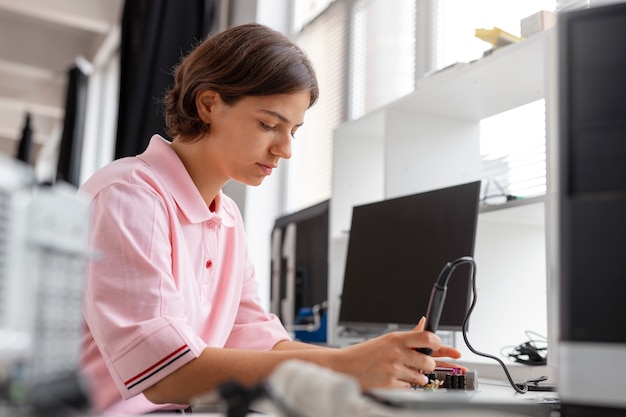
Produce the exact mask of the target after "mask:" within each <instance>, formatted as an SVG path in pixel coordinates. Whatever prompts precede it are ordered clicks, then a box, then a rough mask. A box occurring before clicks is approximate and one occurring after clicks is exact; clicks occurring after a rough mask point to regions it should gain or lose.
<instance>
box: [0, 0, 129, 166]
mask: <svg viewBox="0 0 626 417" xmlns="http://www.w3.org/2000/svg"><path fill="white" fill-rule="evenodd" d="M123 3H124V1H123V0H0V152H3V153H6V154H10V155H15V153H16V150H17V146H18V142H19V139H20V138H21V136H22V129H23V127H24V123H25V118H26V114H27V113H30V114H31V128H32V130H33V137H34V142H35V149H34V152H36V150H37V149H38V148H39V147H40V146H41V145H42V144H43V143H44V142H46V141H49V140H56V139H55V138H58V136H59V135H60V132H61V130H62V126H63V113H64V110H63V109H64V106H65V88H66V83H67V73H68V70H69V69H70V68H72V67H73V66H75V65H76V64H77V63H79V64H81V65H83V67H81V68H85V69H88V68H89V67H91V66H92V65H93V64H94V63H97V62H98V60H99V59H101V58H102V56H103V55H104V54H105V53H106V52H103V51H105V50H107V49H109V52H110V49H111V48H115V47H116V46H117V44H118V40H119V23H120V19H121V13H122V9H123ZM106 56H107V57H108V55H106ZM31 162H32V161H31Z"/></svg>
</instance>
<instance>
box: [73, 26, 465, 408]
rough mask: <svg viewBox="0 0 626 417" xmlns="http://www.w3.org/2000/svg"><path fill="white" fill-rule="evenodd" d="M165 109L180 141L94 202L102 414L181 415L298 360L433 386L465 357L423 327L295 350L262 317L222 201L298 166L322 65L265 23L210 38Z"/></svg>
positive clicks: (95, 338)
mask: <svg viewBox="0 0 626 417" xmlns="http://www.w3.org/2000/svg"><path fill="white" fill-rule="evenodd" d="M174 75H175V82H174V86H173V87H172V89H171V90H170V91H169V92H168V93H167V96H166V99H165V120H166V125H167V128H168V134H169V135H170V136H171V138H172V141H171V143H170V142H168V141H166V140H165V139H163V138H161V137H159V136H154V137H152V139H151V141H150V143H149V145H148V148H147V149H146V151H145V152H144V153H142V154H141V155H138V156H137V157H131V158H123V159H120V160H117V161H114V162H113V163H111V164H109V165H108V166H106V167H104V168H102V169H101V170H100V171H98V172H97V173H96V174H94V176H93V177H92V178H90V179H89V180H88V181H87V182H86V183H85V184H84V185H83V186H82V187H81V191H82V192H84V193H87V194H88V195H90V196H91V198H92V201H93V203H92V216H91V245H92V247H93V248H94V250H96V251H98V253H99V254H100V257H99V258H98V259H97V260H94V261H93V262H91V263H90V266H89V270H88V280H87V286H86V297H85V311H84V315H85V322H86V332H85V337H84V341H83V352H82V358H81V359H82V360H81V363H82V369H83V371H84V373H85V375H86V377H87V378H88V381H90V382H91V384H92V387H93V390H92V393H93V395H92V397H93V398H92V400H93V401H92V402H93V406H94V411H96V412H102V413H107V414H108V413H111V414H115V413H117V414H144V413H148V412H152V411H156V410H161V411H163V410H179V409H184V408H186V407H187V404H188V403H189V401H190V399H191V398H192V397H193V396H195V395H198V394H201V393H206V392H208V391H210V390H212V389H213V388H215V387H216V386H217V385H218V384H220V383H221V382H224V381H226V380H233V379H234V380H238V381H239V382H241V383H244V384H254V383H256V382H258V381H260V380H261V379H263V378H264V377H267V376H268V375H269V374H270V373H271V372H272V370H273V369H274V368H275V367H276V366H277V364H279V363H280V362H282V361H284V360H287V359H301V360H305V361H310V362H313V363H316V364H318V365H321V366H325V367H328V368H331V369H333V370H335V371H338V372H343V373H346V374H350V375H352V376H354V377H355V378H357V379H358V381H359V383H360V384H361V386H362V387H363V388H364V389H367V388H371V387H409V386H410V385H412V384H424V383H425V382H426V379H425V376H424V375H423V374H422V372H421V371H430V370H432V369H433V368H434V367H435V362H434V360H433V359H432V358H431V357H430V356H427V355H423V354H421V353H418V352H416V351H414V350H413V349H412V348H414V347H429V348H431V349H433V350H435V356H448V357H454V358H456V357H459V352H458V351H456V350H455V349H452V348H449V347H442V346H441V342H440V339H439V338H438V337H437V336H436V335H434V334H432V333H430V332H423V331H420V327H419V326H422V325H423V324H420V325H418V328H416V330H415V331H411V332H396V333H391V334H387V335H384V336H381V337H379V338H376V339H372V340H370V341H367V342H364V343H361V344H358V345H354V346H351V347H348V348H345V349H332V348H323V347H318V346H311V345H307V344H304V343H299V342H295V341H292V340H291V339H290V338H289V335H288V333H287V332H286V331H285V329H284V328H283V326H282V325H281V323H280V321H279V320H278V319H277V318H276V317H275V316H273V315H271V314H267V313H266V312H265V311H264V310H263V309H262V307H261V304H260V300H259V296H258V293H257V290H256V287H255V276H254V270H253V267H252V265H251V263H250V260H249V257H248V253H247V246H246V241H245V234H244V228H243V222H242V219H241V215H240V213H239V210H238V209H237V206H236V205H235V203H234V202H233V201H232V200H231V199H230V198H228V197H227V196H226V195H224V194H223V193H222V192H221V189H222V187H223V186H224V184H225V183H226V182H227V181H229V180H231V179H232V180H235V181H239V182H242V183H244V184H247V185H258V184H260V183H261V182H262V181H263V179H264V178H265V177H266V176H268V175H270V174H271V173H272V171H273V170H274V169H275V168H276V167H277V166H278V163H279V161H280V159H287V158H289V157H290V156H291V140H292V139H293V136H294V134H295V133H296V131H297V130H298V128H299V127H300V126H302V124H303V121H304V115H305V112H306V110H307V109H308V108H309V107H310V106H312V105H313V104H314V103H315V102H316V100H317V97H318V86H317V81H316V78H315V74H314V71H313V68H312V66H311V64H310V62H309V61H308V59H307V58H306V56H305V55H304V53H303V52H302V51H301V50H300V49H299V48H298V47H297V46H296V45H294V44H293V43H292V42H291V41H290V40H289V39H288V38H287V37H285V36H284V35H282V34H280V33H278V32H276V31H274V30H271V29H269V28H267V27H264V26H261V25H258V24H248V25H242V26H238V27H234V28H231V29H229V30H226V31H224V32H222V33H220V34H217V35H215V36H213V37H210V38H207V39H206V40H205V41H204V42H202V43H200V44H199V45H198V46H197V47H196V48H195V49H194V50H193V51H192V52H191V53H190V54H189V55H188V56H187V57H186V58H184V59H183V60H182V61H181V63H180V64H179V66H178V67H177V68H176V70H175V74H174Z"/></svg>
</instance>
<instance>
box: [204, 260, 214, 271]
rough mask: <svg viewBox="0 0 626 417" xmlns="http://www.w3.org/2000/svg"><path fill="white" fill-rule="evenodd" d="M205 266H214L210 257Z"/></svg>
mask: <svg viewBox="0 0 626 417" xmlns="http://www.w3.org/2000/svg"><path fill="white" fill-rule="evenodd" d="M204 266H205V267H206V268H207V269H209V268H210V267H212V266H213V261H212V260H210V259H209V260H208V261H206V264H205V265H204Z"/></svg>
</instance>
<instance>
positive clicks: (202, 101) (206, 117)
mask: <svg viewBox="0 0 626 417" xmlns="http://www.w3.org/2000/svg"><path fill="white" fill-rule="evenodd" d="M218 100H219V94H218V93H216V92H215V91H210V90H203V91H201V92H199V93H198V95H197V96H196V109H197V111H198V116H200V119H202V121H203V122H204V123H206V124H210V123H211V113H212V112H213V109H214V107H215V104H216V103H217V101H218Z"/></svg>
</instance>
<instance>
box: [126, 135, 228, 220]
mask: <svg viewBox="0 0 626 417" xmlns="http://www.w3.org/2000/svg"><path fill="white" fill-rule="evenodd" d="M138 158H140V159H142V160H143V161H144V162H145V163H146V164H148V165H150V166H151V167H153V168H154V170H155V173H156V174H157V175H158V176H159V177H160V179H161V181H163V182H164V183H165V185H166V187H167V189H168V190H169V192H170V194H171V195H172V198H174V201H176V205H177V206H178V208H179V209H180V211H181V212H182V213H183V215H184V216H185V217H186V218H187V220H188V221H189V222H190V223H201V222H204V221H207V220H208V219H211V218H216V217H217V218H219V219H220V221H221V223H222V224H223V225H225V226H228V227H232V226H234V224H235V221H234V219H233V217H232V216H231V215H230V214H229V213H228V212H227V211H226V210H224V207H223V204H222V200H223V196H222V191H221V190H220V192H219V194H218V195H217V197H216V198H215V212H211V211H210V210H209V208H208V207H207V205H206V204H205V202H204V199H203V198H202V196H201V195H200V192H199V191H198V189H197V188H196V186H195V184H194V183H193V180H192V179H191V177H190V176H189V173H188V172H187V169H186V168H185V165H183V163H182V161H181V160H180V158H179V157H178V155H176V152H174V150H173V149H172V147H171V146H170V142H169V141H167V140H166V139H164V138H163V137H162V136H160V135H154V136H152V138H151V139H150V143H149V144H148V147H147V148H146V150H145V151H144V152H143V153H142V154H140V155H138Z"/></svg>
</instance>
